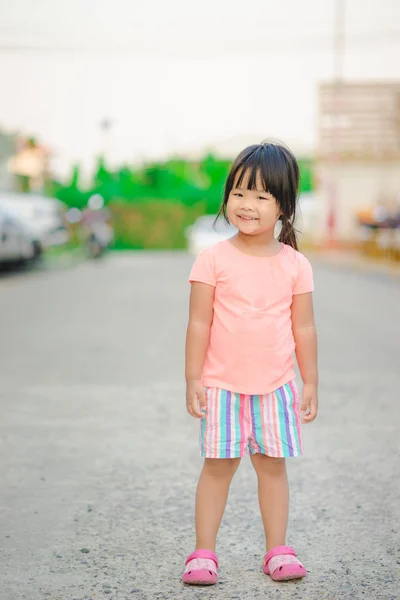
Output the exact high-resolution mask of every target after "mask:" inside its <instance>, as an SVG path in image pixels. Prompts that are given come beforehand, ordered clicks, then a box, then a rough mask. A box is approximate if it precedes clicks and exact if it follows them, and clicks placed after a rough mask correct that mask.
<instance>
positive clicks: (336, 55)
mask: <svg viewBox="0 0 400 600" xmlns="http://www.w3.org/2000/svg"><path fill="white" fill-rule="evenodd" d="M344 22H345V0H335V24H334V40H333V41H334V45H333V101H332V130H331V156H330V164H331V177H330V190H329V196H330V200H329V210H328V223H327V225H328V235H329V242H330V243H334V242H335V238H336V232H337V221H338V206H339V199H340V193H339V184H338V180H337V173H338V167H339V164H340V145H341V140H340V133H341V122H340V112H341V111H340V109H341V93H342V83H343V72H344V49H345V46H344V42H345V33H344Z"/></svg>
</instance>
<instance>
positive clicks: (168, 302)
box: [0, 253, 400, 600]
mask: <svg viewBox="0 0 400 600" xmlns="http://www.w3.org/2000/svg"><path fill="white" fill-rule="evenodd" d="M191 262H192V259H191V257H189V256H186V255H185V254H179V253H178V254H161V253H160V254H158V253H138V254H128V253H127V254H121V255H112V256H108V257H106V258H105V260H103V261H99V262H87V263H83V264H78V265H74V266H71V267H70V268H67V267H63V268H60V270H57V269H54V268H53V269H52V270H51V271H45V270H42V271H38V272H30V273H27V274H23V273H19V274H17V275H16V276H11V275H10V274H5V275H3V276H2V277H1V278H0V371H1V381H2V383H1V390H0V411H1V412H0V417H1V418H0V439H1V446H0V448H1V461H0V598H1V600H19V599H22V598H24V599H27V600H39V599H42V598H48V599H51V600H78V599H79V600H83V599H85V600H88V599H92V600H95V599H96V600H98V599H107V600H122V599H124V600H125V599H140V600H141V599H143V600H144V599H153V598H154V599H163V598H168V599H181V598H182V599H183V598H184V599H186V598H187V599H189V600H192V599H208V598H215V599H221V600H222V599H223V600H226V599H228V600H229V599H235V598H237V599H240V600H254V599H258V598H260V599H261V598H263V599H264V598H274V599H275V598H279V599H285V600H292V599H304V600H314V599H315V600H341V599H344V598H346V599H347V598H348V599H350V598H351V599H366V600H378V599H385V600H395V599H399V598H400V580H399V575H400V564H399V563H400V557H399V550H400V536H399V524H400V509H399V507H400V501H399V498H400V460H399V454H400V452H399V450H400V397H399V389H400V385H399V371H400V368H399V365H400V285H399V280H394V279H393V280H392V279H389V278H388V277H385V276H377V275H374V274H368V273H365V272H362V273H361V272H360V273H358V272H353V271H352V270H348V269H344V268H335V267H334V266H329V267H328V266H324V265H322V264H315V281H316V286H317V290H316V294H315V302H316V318H317V325H318V329H319V338H320V374H321V386H320V403H321V407H320V416H319V418H318V420H317V421H316V422H315V423H314V424H312V425H309V426H307V427H306V428H305V430H304V438H305V456H304V457H303V458H301V459H292V460H291V461H289V477H290V481H291V517H290V526H289V537H288V542H289V543H290V544H293V545H294V546H295V548H296V549H297V551H298V555H299V557H300V558H301V560H302V561H303V562H304V564H305V566H306V567H307V569H308V571H309V576H308V577H307V578H306V579H305V580H302V581H299V582H288V583H283V584H277V583H275V582H273V581H271V580H270V579H269V578H268V577H266V576H265V575H263V574H262V571H261V561H262V555H263V548H264V540H263V533H262V527H261V521H260V517H259V512H258V506H257V495H256V478H255V474H254V472H253V470H252V468H251V465H250V463H249V460H248V459H245V460H243V462H242V465H241V468H240V469H239V472H238V474H237V476H236V478H235V479H234V482H233V484H232V489H231V494H230V498H229V503H228V507H227V511H226V515H225V518H224V522H223V525H222V528H221V532H220V537H219V547H218V554H219V558H220V563H221V566H220V583H219V584H218V585H217V586H215V587H214V588H203V589H201V588H185V587H183V585H182V584H181V582H180V576H181V572H182V567H183V561H184V558H185V557H186V555H187V554H188V553H189V552H191V551H192V549H193V541H194V537H193V533H194V532H193V508H194V506H193V501H194V492H195V485H196V482H197V477H198V474H199V470H200V468H201V459H200V457H199V453H198V443H197V442H198V425H197V423H196V422H195V421H193V420H192V419H191V417H189V416H188V415H187V414H186V412H185V408H184V381H183V350H184V334H185V326H186V317H187V298H188V284H187V283H186V279H187V275H188V272H189V269H190V265H191Z"/></svg>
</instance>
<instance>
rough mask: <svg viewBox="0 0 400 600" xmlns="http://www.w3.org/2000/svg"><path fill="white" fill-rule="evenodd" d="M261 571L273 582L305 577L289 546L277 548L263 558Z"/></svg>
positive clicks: (303, 569) (305, 572)
mask: <svg viewBox="0 0 400 600" xmlns="http://www.w3.org/2000/svg"><path fill="white" fill-rule="evenodd" d="M263 571H264V573H265V574H266V575H269V576H270V577H271V579H273V580H274V581H288V580H289V579H301V577H305V576H306V575H307V571H306V569H305V568H304V567H303V565H302V564H301V563H300V561H299V559H298V558H297V556H296V552H295V551H294V550H293V548H291V547H290V546H277V547H276V548H273V549H272V550H270V551H269V552H267V554H266V555H265V556H264V565H263Z"/></svg>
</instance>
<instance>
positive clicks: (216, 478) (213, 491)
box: [196, 458, 240, 552]
mask: <svg viewBox="0 0 400 600" xmlns="http://www.w3.org/2000/svg"><path fill="white" fill-rule="evenodd" d="M239 463H240V458H206V459H205V461H204V466H203V470H202V472H201V475H200V479H199V483H198V485H197V492H196V550H199V549H202V550H211V551H212V552H215V545H216V540H217V533H218V530H219V526H220V524H221V521H222V516H223V514H224V510H225V505H226V501H227V499H228V492H229V486H230V483H231V481H232V478H233V476H234V474H235V471H236V469H237V468H238V466H239Z"/></svg>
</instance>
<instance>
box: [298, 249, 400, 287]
mask: <svg viewBox="0 0 400 600" xmlns="http://www.w3.org/2000/svg"><path fill="white" fill-rule="evenodd" d="M307 256H308V258H309V259H310V260H311V261H313V262H316V263H317V262H319V263H323V264H325V265H330V266H334V267H341V268H345V269H348V270H351V271H357V272H359V273H360V272H361V273H370V274H373V275H383V276H386V277H388V278H390V279H394V280H397V281H399V282H400V265H394V264H389V263H385V262H383V261H377V260H368V259H366V258H364V257H362V256H360V255H358V254H353V253H344V252H335V251H320V252H318V251H315V250H313V251H309V252H307Z"/></svg>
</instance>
